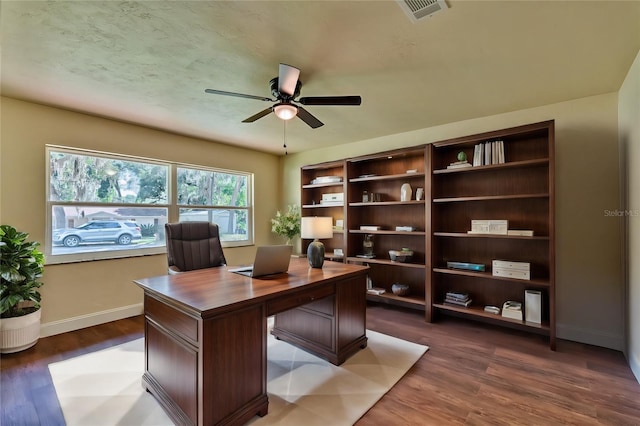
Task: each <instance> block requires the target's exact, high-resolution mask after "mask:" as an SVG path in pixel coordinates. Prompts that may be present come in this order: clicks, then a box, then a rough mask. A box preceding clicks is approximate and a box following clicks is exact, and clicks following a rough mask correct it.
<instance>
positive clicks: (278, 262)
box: [229, 245, 293, 278]
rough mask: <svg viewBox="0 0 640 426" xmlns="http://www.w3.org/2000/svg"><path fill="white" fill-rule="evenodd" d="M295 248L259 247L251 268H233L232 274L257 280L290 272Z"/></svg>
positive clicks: (281, 246)
mask: <svg viewBox="0 0 640 426" xmlns="http://www.w3.org/2000/svg"><path fill="white" fill-rule="evenodd" d="M292 250H293V246H290V245H279V246H259V247H258V250H257V251H256V258H255V260H254V261H253V265H251V266H242V267H239V268H231V269H229V271H230V272H235V273H236V274H241V275H244V276H247V277H252V278H257V277H262V276H265V275H273V274H281V273H284V272H287V271H288V270H289V262H290V261H291V253H292Z"/></svg>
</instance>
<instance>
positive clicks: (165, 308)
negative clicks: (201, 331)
mask: <svg viewBox="0 0 640 426" xmlns="http://www.w3.org/2000/svg"><path fill="white" fill-rule="evenodd" d="M144 314H145V315H146V316H147V317H148V318H150V319H152V320H153V321H155V322H156V323H158V324H159V325H160V326H162V327H164V328H165V329H167V330H169V331H171V332H173V333H175V334H177V335H179V336H180V337H182V338H183V339H185V340H187V341H191V342H192V343H194V344H197V343H198V320H197V319H196V318H193V317H191V316H189V315H187V314H185V313H184V312H181V311H178V310H176V309H174V308H172V307H171V306H169V305H166V304H164V303H162V302H160V301H158V300H156V299H154V298H153V297H149V296H147V295H145V297H144Z"/></svg>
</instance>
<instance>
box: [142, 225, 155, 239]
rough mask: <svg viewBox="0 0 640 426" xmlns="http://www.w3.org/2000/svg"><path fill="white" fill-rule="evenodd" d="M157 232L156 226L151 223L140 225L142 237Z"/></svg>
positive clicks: (151, 235) (150, 235)
mask: <svg viewBox="0 0 640 426" xmlns="http://www.w3.org/2000/svg"><path fill="white" fill-rule="evenodd" d="M156 232H158V227H157V226H156V225H152V224H143V225H140V234H142V236H143V237H153V236H154V235H155V234H156Z"/></svg>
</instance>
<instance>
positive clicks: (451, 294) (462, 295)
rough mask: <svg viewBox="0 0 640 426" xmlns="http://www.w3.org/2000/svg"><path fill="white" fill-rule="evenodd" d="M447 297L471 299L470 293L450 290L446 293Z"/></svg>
mask: <svg viewBox="0 0 640 426" xmlns="http://www.w3.org/2000/svg"><path fill="white" fill-rule="evenodd" d="M445 297H446V298H451V299H457V300H469V293H458V292H455V291H448V292H447V293H446V294H445Z"/></svg>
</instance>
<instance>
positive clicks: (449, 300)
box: [444, 291, 471, 308]
mask: <svg viewBox="0 0 640 426" xmlns="http://www.w3.org/2000/svg"><path fill="white" fill-rule="evenodd" d="M444 303H445V304H450V305H455V306H463V307H465V308H468V307H469V305H471V298H470V297H469V294H468V293H458V292H454V291H448V292H447V293H446V294H445V297H444Z"/></svg>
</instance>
